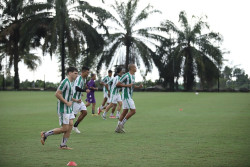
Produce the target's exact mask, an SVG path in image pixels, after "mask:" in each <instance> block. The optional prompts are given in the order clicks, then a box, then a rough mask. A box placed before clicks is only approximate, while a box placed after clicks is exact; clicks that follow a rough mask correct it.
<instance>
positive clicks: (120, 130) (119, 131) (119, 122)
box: [115, 106, 128, 133]
mask: <svg viewBox="0 0 250 167" xmlns="http://www.w3.org/2000/svg"><path fill="white" fill-rule="evenodd" d="M123 107H124V106H123ZM127 113H128V109H127V108H126V106H125V107H124V108H123V112H122V114H121V115H120V118H119V120H118V124H117V127H116V129H115V132H116V133H124V132H125V131H124V129H123V124H122V121H123V119H124V118H125V116H126V115H127Z"/></svg>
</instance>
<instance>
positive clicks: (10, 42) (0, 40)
mask: <svg viewBox="0 0 250 167" xmlns="http://www.w3.org/2000/svg"><path fill="white" fill-rule="evenodd" d="M40 5H41V4H38V3H34V2H33V1H25V0H3V3H1V4H0V7H1V9H2V13H1V20H0V22H2V23H3V24H2V27H1V28H0V51H1V55H0V56H1V57H2V58H3V57H5V56H8V57H9V68H11V67H12V66H13V65H14V73H15V74H14V88H15V89H19V83H20V81H19V68H18V64H19V62H20V61H21V60H23V61H24V63H25V64H26V65H27V67H28V68H30V69H32V70H34V69H35V68H36V67H37V63H40V58H39V57H38V56H36V55H35V54H32V53H30V46H31V45H32V43H33V46H35V44H34V41H25V42H24V41H22V38H23V37H24V36H25V35H26V34H28V33H29V31H28V27H26V28H25V27H24V24H25V23H26V22H27V21H32V18H33V17H35V15H36V10H37V9H38V8H39V6H40ZM30 9H32V10H33V11H32V12H31V10H30ZM40 15H41V14H40ZM24 29H26V30H27V31H24Z"/></svg>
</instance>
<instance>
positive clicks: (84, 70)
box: [81, 66, 89, 78]
mask: <svg viewBox="0 0 250 167" xmlns="http://www.w3.org/2000/svg"><path fill="white" fill-rule="evenodd" d="M81 75H82V77H83V78H86V77H87V76H88V75H89V68H88V67H86V66H83V67H82V74H81Z"/></svg>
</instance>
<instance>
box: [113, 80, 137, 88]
mask: <svg viewBox="0 0 250 167" xmlns="http://www.w3.org/2000/svg"><path fill="white" fill-rule="evenodd" d="M116 86H117V87H132V86H133V84H132V83H131V84H127V85H125V84H123V83H121V82H120V81H119V82H118V83H117V84H116Z"/></svg>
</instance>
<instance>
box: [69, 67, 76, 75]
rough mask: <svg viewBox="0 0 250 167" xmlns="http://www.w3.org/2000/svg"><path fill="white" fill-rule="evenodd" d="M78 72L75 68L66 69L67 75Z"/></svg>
mask: <svg viewBox="0 0 250 167" xmlns="http://www.w3.org/2000/svg"><path fill="white" fill-rule="evenodd" d="M75 71H76V72H78V70H77V68H75V67H69V68H67V74H68V73H69V72H75Z"/></svg>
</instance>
